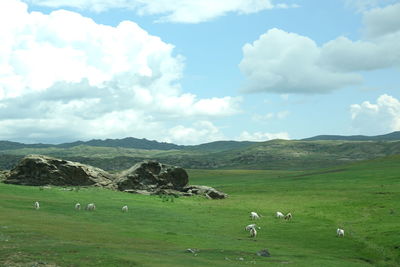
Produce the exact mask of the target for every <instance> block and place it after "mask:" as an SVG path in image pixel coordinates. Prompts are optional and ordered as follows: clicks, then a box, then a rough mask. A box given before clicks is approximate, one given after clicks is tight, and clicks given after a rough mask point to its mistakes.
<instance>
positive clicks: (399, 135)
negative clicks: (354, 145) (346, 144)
mask: <svg viewBox="0 0 400 267" xmlns="http://www.w3.org/2000/svg"><path fill="white" fill-rule="evenodd" d="M302 140H303V141H316V140H342V141H395V140H400V131H397V132H392V133H389V134H383V135H375V136H365V135H350V136H343V135H318V136H314V137H310V138H304V139H302Z"/></svg>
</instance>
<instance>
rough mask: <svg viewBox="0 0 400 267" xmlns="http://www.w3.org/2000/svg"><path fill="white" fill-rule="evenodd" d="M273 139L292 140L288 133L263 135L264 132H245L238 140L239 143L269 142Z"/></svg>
mask: <svg viewBox="0 0 400 267" xmlns="http://www.w3.org/2000/svg"><path fill="white" fill-rule="evenodd" d="M273 139H285V140H288V139H290V137H289V134H288V133H286V132H280V133H263V132H254V133H249V132H247V131H243V132H242V133H241V134H240V136H239V137H238V138H237V140H238V141H268V140H273Z"/></svg>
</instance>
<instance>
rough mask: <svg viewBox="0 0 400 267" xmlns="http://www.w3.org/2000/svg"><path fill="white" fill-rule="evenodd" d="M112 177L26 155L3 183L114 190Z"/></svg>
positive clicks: (75, 163) (78, 165)
mask: <svg viewBox="0 0 400 267" xmlns="http://www.w3.org/2000/svg"><path fill="white" fill-rule="evenodd" d="M113 181H114V176H113V175H111V174H109V173H108V172H106V171H104V170H102V169H99V168H95V167H92V166H89V165H85V164H81V163H78V162H72V161H67V160H61V159H56V158H52V157H47V156H42V155H28V156H26V157H25V158H23V159H22V160H21V161H20V162H19V163H18V164H17V166H16V167H15V168H14V169H12V170H11V171H10V174H9V175H8V177H7V178H6V180H5V181H4V182H5V183H8V184H20V185H58V186H78V185H79V186H88V185H94V186H101V187H106V188H114V187H115V185H114V183H113Z"/></svg>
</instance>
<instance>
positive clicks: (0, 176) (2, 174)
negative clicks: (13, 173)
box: [0, 170, 10, 182]
mask: <svg viewBox="0 0 400 267" xmlns="http://www.w3.org/2000/svg"><path fill="white" fill-rule="evenodd" d="M9 174H10V172H9V171H3V170H0V182H1V181H4V180H6V179H7V177H8V175H9Z"/></svg>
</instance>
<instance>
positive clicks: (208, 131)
mask: <svg viewBox="0 0 400 267" xmlns="http://www.w3.org/2000/svg"><path fill="white" fill-rule="evenodd" d="M168 133H169V137H168V138H166V139H164V141H166V142H172V143H179V144H185V145H193V144H200V143H207V142H212V141H219V140H223V139H225V136H224V135H223V133H222V132H221V131H220V130H219V129H218V128H217V127H216V126H215V125H214V124H213V123H212V122H210V121H199V122H196V123H193V125H191V127H185V126H183V125H178V126H175V127H173V128H171V129H169V132H168Z"/></svg>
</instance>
